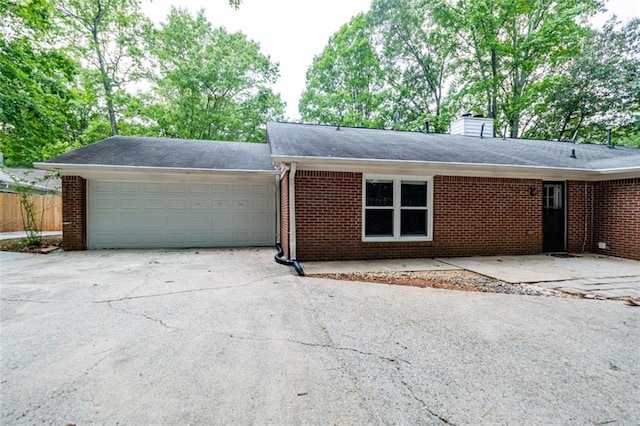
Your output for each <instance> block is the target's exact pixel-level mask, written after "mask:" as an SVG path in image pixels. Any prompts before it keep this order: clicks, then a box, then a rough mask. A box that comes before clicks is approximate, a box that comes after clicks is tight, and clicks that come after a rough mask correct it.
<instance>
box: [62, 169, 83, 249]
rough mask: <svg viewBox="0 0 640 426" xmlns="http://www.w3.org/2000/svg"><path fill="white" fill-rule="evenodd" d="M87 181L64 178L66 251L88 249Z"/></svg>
mask: <svg viewBox="0 0 640 426" xmlns="http://www.w3.org/2000/svg"><path fill="white" fill-rule="evenodd" d="M86 200H87V185H86V180H84V179H83V178H81V177H80V176H63V177H62V247H63V249H64V250H66V251H73V250H86V249H87V235H86V234H87V222H86V211H87V209H86Z"/></svg>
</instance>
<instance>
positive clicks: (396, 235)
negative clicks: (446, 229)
mask: <svg viewBox="0 0 640 426" xmlns="http://www.w3.org/2000/svg"><path fill="white" fill-rule="evenodd" d="M368 180H386V181H392V182H393V207H392V209H393V236H390V237H381V236H377V237H367V236H366V235H365V228H366V223H365V221H366V209H367V181H368ZM403 181H404V182H424V183H426V184H427V207H426V210H427V235H424V236H422V235H420V236H415V235H411V236H402V235H401V233H400V225H401V224H400V217H401V211H402V206H401V189H402V182H403ZM372 208H375V207H372ZM362 241H364V242H392V241H404V242H406V241H433V176H405V175H363V176H362Z"/></svg>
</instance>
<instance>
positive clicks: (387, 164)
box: [272, 155, 640, 181]
mask: <svg viewBox="0 0 640 426" xmlns="http://www.w3.org/2000/svg"><path fill="white" fill-rule="evenodd" d="M272 158H273V161H274V163H275V164H279V163H289V162H292V161H295V162H297V163H298V169H299V170H327V171H345V170H348V171H358V172H363V173H371V172H374V173H381V172H382V171H385V173H387V172H394V173H395V171H399V169H402V170H401V172H402V173H403V174H407V173H410V174H423V175H424V173H425V172H428V173H430V174H433V175H435V174H438V175H451V176H481V177H507V178H523V179H561V180H562V179H576V180H589V181H597V180H611V179H614V178H615V179H628V178H637V177H640V166H639V167H626V168H617V169H601V170H597V169H585V168H567V167H544V166H524V165H510V164H490V163H457V162H443V161H407V160H381V159H364V158H339V157H300V156H287V155H272Z"/></svg>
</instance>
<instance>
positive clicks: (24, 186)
mask: <svg viewBox="0 0 640 426" xmlns="http://www.w3.org/2000/svg"><path fill="white" fill-rule="evenodd" d="M3 169H4V167H3ZM30 173H31V172H27V173H25V174H24V175H23V176H21V177H20V176H16V175H15V174H13V173H10V172H8V171H6V169H5V174H7V175H8V176H9V177H10V178H11V180H13V182H14V184H15V185H14V186H13V189H14V190H15V191H16V193H17V194H18V195H19V196H20V207H21V208H22V227H23V230H24V231H25V233H26V238H25V243H26V245H29V246H38V245H40V243H41V241H42V232H41V230H40V229H41V228H42V226H41V225H42V224H40V225H38V223H37V212H36V207H35V203H34V202H33V201H32V198H31V196H32V195H34V190H33V188H34V186H35V185H38V184H41V183H43V182H46V181H48V180H49V179H51V178H53V177H54V176H55V175H56V174H55V173H53V172H47V173H45V174H44V175H43V176H42V177H39V178H34V179H29V174H30ZM43 219H44V216H43Z"/></svg>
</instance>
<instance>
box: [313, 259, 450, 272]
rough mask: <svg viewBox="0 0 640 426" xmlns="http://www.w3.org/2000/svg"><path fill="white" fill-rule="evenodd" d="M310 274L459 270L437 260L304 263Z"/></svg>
mask: <svg viewBox="0 0 640 426" xmlns="http://www.w3.org/2000/svg"><path fill="white" fill-rule="evenodd" d="M303 267H304V271H305V272H306V273H308V274H338V273H349V272H390V271H445V270H459V269H462V268H460V267H458V266H454V265H451V264H449V263H445V262H442V261H440V260H436V259H386V260H344V261H332V262H303Z"/></svg>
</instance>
